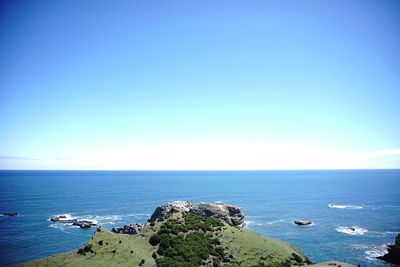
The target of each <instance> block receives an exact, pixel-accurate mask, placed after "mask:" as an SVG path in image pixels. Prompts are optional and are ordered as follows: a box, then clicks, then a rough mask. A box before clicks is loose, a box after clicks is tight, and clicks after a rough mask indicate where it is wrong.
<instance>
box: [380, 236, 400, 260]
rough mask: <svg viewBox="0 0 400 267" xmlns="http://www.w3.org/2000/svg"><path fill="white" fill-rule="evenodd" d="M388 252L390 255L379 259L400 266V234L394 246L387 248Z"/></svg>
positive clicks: (387, 254)
mask: <svg viewBox="0 0 400 267" xmlns="http://www.w3.org/2000/svg"><path fill="white" fill-rule="evenodd" d="M387 250H388V253H386V254H385V255H383V256H379V257H377V258H378V259H380V260H384V261H386V262H389V263H394V264H400V233H399V234H397V236H396V240H395V242H394V244H393V245H388V246H387Z"/></svg>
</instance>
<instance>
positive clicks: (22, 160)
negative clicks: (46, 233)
mask: <svg viewBox="0 0 400 267" xmlns="http://www.w3.org/2000/svg"><path fill="white" fill-rule="evenodd" d="M399 29H400V2H399V1H396V0H394V1H384V0H376V1H368V0H362V1H352V0H337V1H328V0H325V1H302V0H292V1H281V0H279V1H278V0H277V1H269V0H264V1H251V0H250V1H234V0H230V1H215V0H212V1H205V0H201V1H186V0H182V1H175V0H170V1H147V0H146V1H74V0H71V1H69V0H65V1H62V0H61V1H18V0H15V1H14V0H10V1H4V0H2V1H0V168H1V169H149V170H158V169H200V170H204V169H323V168H328V169H331V168H400V30H399Z"/></svg>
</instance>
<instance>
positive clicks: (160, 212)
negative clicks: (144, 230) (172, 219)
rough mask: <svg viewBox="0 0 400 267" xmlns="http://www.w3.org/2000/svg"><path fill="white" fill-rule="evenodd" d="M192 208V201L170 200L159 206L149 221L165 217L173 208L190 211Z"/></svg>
mask: <svg viewBox="0 0 400 267" xmlns="http://www.w3.org/2000/svg"><path fill="white" fill-rule="evenodd" d="M191 208H192V203H191V202H190V201H182V200H176V201H172V202H168V203H166V204H164V205H161V206H158V207H157V208H156V210H155V211H154V212H153V214H152V215H151V217H150V219H149V220H148V221H149V222H154V221H156V220H157V219H161V218H164V217H165V216H166V215H167V214H168V213H169V212H170V211H172V210H177V211H184V212H188V211H189V210H190V209H191Z"/></svg>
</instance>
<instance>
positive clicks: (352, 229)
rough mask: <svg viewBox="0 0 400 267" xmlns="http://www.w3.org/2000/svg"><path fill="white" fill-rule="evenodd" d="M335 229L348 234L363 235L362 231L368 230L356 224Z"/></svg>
mask: <svg viewBox="0 0 400 267" xmlns="http://www.w3.org/2000/svg"><path fill="white" fill-rule="evenodd" d="M336 231H337V232H339V233H344V234H348V235H364V233H366V232H368V229H366V228H362V227H358V226H339V227H337V228H336Z"/></svg>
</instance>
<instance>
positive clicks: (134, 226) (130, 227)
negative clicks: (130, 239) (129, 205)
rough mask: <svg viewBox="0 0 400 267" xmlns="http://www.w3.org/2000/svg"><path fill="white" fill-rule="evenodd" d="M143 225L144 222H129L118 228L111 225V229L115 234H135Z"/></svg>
mask: <svg viewBox="0 0 400 267" xmlns="http://www.w3.org/2000/svg"><path fill="white" fill-rule="evenodd" d="M145 225H146V224H143V223H131V224H127V225H124V227H120V228H116V227H113V229H111V231H112V232H114V233H117V234H128V235H137V234H138V233H139V232H140V231H142V229H143V227H144V226H145Z"/></svg>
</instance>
